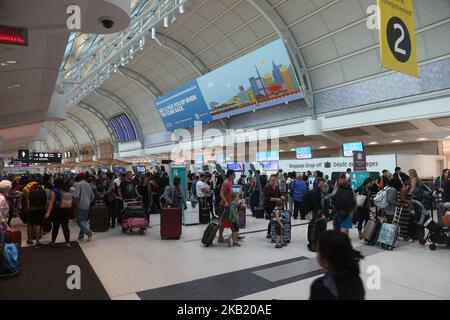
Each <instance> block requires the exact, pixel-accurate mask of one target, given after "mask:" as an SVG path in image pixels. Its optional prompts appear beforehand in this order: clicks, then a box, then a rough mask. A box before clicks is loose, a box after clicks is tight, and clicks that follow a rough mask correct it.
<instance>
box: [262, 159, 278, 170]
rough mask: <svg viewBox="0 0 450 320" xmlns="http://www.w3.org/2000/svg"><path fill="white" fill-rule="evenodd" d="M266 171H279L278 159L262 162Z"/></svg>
mask: <svg viewBox="0 0 450 320" xmlns="http://www.w3.org/2000/svg"><path fill="white" fill-rule="evenodd" d="M261 165H262V167H263V170H264V171H278V170H279V165H278V162H277V161H270V162H261Z"/></svg>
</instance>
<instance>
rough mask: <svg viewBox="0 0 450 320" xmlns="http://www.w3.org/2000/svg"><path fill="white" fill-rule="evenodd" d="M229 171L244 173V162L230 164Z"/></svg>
mask: <svg viewBox="0 0 450 320" xmlns="http://www.w3.org/2000/svg"><path fill="white" fill-rule="evenodd" d="M227 169H228V170H233V171H237V172H244V164H243V163H242V162H230V163H228V164H227Z"/></svg>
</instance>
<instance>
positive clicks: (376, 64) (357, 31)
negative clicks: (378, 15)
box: [64, 0, 450, 143]
mask: <svg viewBox="0 0 450 320" xmlns="http://www.w3.org/2000/svg"><path fill="white" fill-rule="evenodd" d="M263 2H264V3H265V4H268V5H270V7H271V8H270V7H269V8H270V9H271V10H269V11H273V12H272V14H263V13H264V12H262V11H261V8H258V6H260V7H263V5H262V4H263ZM252 3H253V4H252ZM255 4H257V5H255ZM375 4H376V0H256V1H255V0H186V1H185V5H184V7H185V13H184V14H183V15H181V16H178V17H177V19H176V20H175V21H174V23H173V24H171V25H170V27H169V28H167V29H166V28H164V27H163V26H159V27H158V28H157V32H158V35H159V36H158V37H159V39H160V41H161V43H162V46H160V45H158V44H157V43H156V42H155V41H152V40H151V39H149V40H148V42H147V43H148V45H147V47H146V48H145V49H144V50H143V51H139V52H137V53H136V55H135V58H134V59H133V60H132V61H131V63H130V64H128V65H127V66H126V68H127V69H129V70H131V71H132V72H134V73H135V74H139V75H141V76H142V77H143V79H145V80H147V81H148V83H151V87H152V89H149V87H146V86H145V85H143V84H142V82H138V81H136V79H133V78H132V77H130V76H129V75H126V74H124V73H122V74H120V72H119V73H117V74H115V75H114V76H113V77H112V78H111V79H110V80H109V81H108V82H107V83H105V84H104V85H103V88H104V89H105V90H107V91H110V92H113V93H114V94H115V95H116V96H118V97H119V98H120V99H122V100H123V101H124V102H125V103H126V104H127V105H128V106H129V107H130V109H131V110H132V111H133V113H134V114H135V116H136V118H137V119H138V122H139V125H140V126H141V128H142V132H143V134H144V135H146V134H150V133H155V132H160V131H164V126H163V124H162V121H161V119H160V117H159V114H158V112H157V111H156V110H155V107H154V94H153V92H154V91H160V92H162V93H165V92H167V91H168V90H170V89H173V88H175V87H177V86H179V85H181V84H183V83H185V82H187V81H189V80H192V79H194V78H197V77H198V76H199V75H200V74H202V73H205V72H207V71H208V70H209V71H211V70H214V69H217V68H219V67H220V66H222V65H224V64H226V63H228V62H230V61H232V60H234V59H236V58H238V57H240V56H242V55H244V54H246V53H248V52H250V51H253V50H255V49H258V48H259V47H261V46H264V45H265V44H267V43H269V42H271V41H273V40H275V39H278V38H280V37H282V38H284V36H285V35H282V34H280V33H278V32H277V28H274V25H275V23H274V21H275V19H274V16H273V14H276V15H277V16H279V17H280V18H281V22H282V23H284V29H285V31H286V30H287V32H289V33H290V34H291V35H292V37H293V40H294V42H295V43H296V44H297V45H298V47H297V48H295V49H296V50H297V51H298V52H299V54H301V56H302V59H303V60H304V61H303V62H304V65H302V67H303V69H302V73H308V74H309V76H310V80H311V88H310V89H311V90H312V91H313V93H317V92H320V91H324V90H328V89H331V88H334V87H336V86H342V85H346V84H348V83H351V82H354V81H362V80H364V79H367V78H369V77H373V76H378V75H380V74H382V73H383V72H385V71H386V70H381V69H380V58H379V39H378V31H377V30H369V29H368V28H367V18H368V14H367V8H368V6H370V5H375ZM414 6H415V17H416V33H417V46H418V58H419V62H421V63H422V62H427V61H430V60H433V59H436V58H443V57H450V56H449V54H450V41H449V39H450V18H449V17H450V2H449V1H448V0H433V1H429V0H428V1H427V0H415V1H414ZM266 13H267V12H266ZM166 37H167V38H166ZM83 101H84V102H86V103H87V104H89V105H92V106H93V107H95V108H97V109H98V110H100V111H101V112H102V113H103V114H104V115H105V116H106V117H111V116H113V115H115V114H118V113H120V112H122V110H121V108H120V106H118V105H117V104H116V103H114V102H112V101H111V100H109V99H107V98H105V97H104V96H102V95H99V94H96V93H91V94H90V95H89V96H88V97H86V98H85V99H84V100H83ZM76 112H79V111H76ZM96 121H97V120H93V121H90V122H88V125H89V126H90V128H91V129H92V131H94V132H95V131H96V129H97V128H99V127H101V126H102V125H101V124H100V122H98V123H97V124H95V123H93V122H96ZM103 127H104V126H103ZM74 130H78V129H75V128H74ZM104 130H106V129H104ZM105 133H106V132H105V131H102V134H105ZM80 134H81V132H80ZM83 141H84V140H83ZM64 143H70V140H67V139H66V138H64ZM80 143H82V142H80Z"/></svg>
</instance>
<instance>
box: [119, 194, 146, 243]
mask: <svg viewBox="0 0 450 320" xmlns="http://www.w3.org/2000/svg"><path fill="white" fill-rule="evenodd" d="M123 210H124V213H123V216H122V232H123V233H127V231H131V232H133V230H134V229H139V234H141V235H143V234H144V233H145V231H147V228H148V226H149V222H148V220H147V217H146V214H145V210H144V209H143V206H142V202H141V201H138V200H135V199H133V200H124V201H123Z"/></svg>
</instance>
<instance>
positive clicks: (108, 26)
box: [99, 17, 114, 29]
mask: <svg viewBox="0 0 450 320" xmlns="http://www.w3.org/2000/svg"><path fill="white" fill-rule="evenodd" d="M99 20H100V22H101V23H102V25H103V26H104V27H105V28H106V29H111V28H112V27H113V26H114V21H112V20H111V19H110V18H107V17H103V18H100V19H99Z"/></svg>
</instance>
